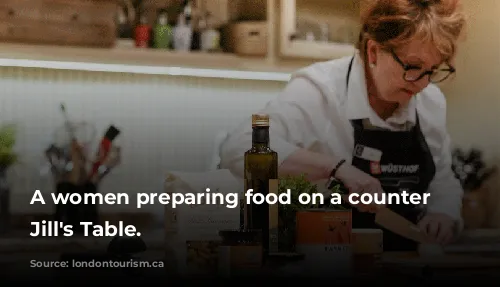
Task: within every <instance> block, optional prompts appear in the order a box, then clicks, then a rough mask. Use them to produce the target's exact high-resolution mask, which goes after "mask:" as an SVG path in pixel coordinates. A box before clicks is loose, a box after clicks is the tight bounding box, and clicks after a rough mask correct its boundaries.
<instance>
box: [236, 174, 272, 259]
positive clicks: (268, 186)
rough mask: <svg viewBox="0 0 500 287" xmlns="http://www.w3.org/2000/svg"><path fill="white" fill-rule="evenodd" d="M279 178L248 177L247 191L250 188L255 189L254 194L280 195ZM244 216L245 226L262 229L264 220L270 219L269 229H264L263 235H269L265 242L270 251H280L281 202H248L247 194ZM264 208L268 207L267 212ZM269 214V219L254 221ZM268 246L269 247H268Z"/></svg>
mask: <svg viewBox="0 0 500 287" xmlns="http://www.w3.org/2000/svg"><path fill="white" fill-rule="evenodd" d="M278 184H279V180H278V179H269V180H267V181H266V180H259V179H251V178H247V179H246V180H245V193H246V191H247V190H248V189H253V192H252V194H263V195H264V196H265V195H266V194H271V193H274V194H276V195H278ZM242 204H243V205H242V206H243V210H242V213H243V215H242V217H243V221H244V228H246V229H261V226H259V225H260V224H264V220H266V221H268V222H267V224H265V225H267V226H266V228H268V230H262V234H263V236H267V237H268V238H263V243H264V244H266V245H267V246H264V248H265V249H267V250H268V251H269V252H279V240H278V239H279V238H278V234H279V203H276V204H267V203H266V202H264V203H263V204H260V205H258V204H255V203H252V204H248V201H247V199H246V197H245V196H243V199H242ZM264 208H266V209H268V210H267V212H266V210H264ZM264 216H267V219H264V220H262V221H260V222H253V220H255V219H256V218H262V217H264ZM266 247H267V248H266Z"/></svg>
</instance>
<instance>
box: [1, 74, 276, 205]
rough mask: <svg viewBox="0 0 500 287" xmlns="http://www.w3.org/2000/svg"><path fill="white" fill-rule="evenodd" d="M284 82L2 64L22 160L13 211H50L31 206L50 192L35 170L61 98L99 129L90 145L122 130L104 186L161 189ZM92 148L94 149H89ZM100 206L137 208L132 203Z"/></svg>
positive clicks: (5, 115)
mask: <svg viewBox="0 0 500 287" xmlns="http://www.w3.org/2000/svg"><path fill="white" fill-rule="evenodd" d="M283 85H284V83H280V82H263V81H240V80H218V79H204V78H188V77H172V76H146V75H132V74H125V73H123V74H116V73H91V72H80V71H56V70H43V69H26V68H1V69H0V88H1V90H0V95H1V96H0V109H1V110H0V122H15V123H16V124H18V125H19V128H20V130H19V136H18V144H17V150H18V151H19V152H20V154H21V160H22V162H21V163H20V164H18V165H17V166H16V167H15V168H13V169H12V170H11V172H10V173H9V182H10V184H11V186H12V192H13V198H12V204H13V209H14V212H27V211H28V210H29V211H33V210H37V211H40V210H47V211H50V210H52V206H51V205H49V204H47V205H46V206H29V200H30V198H31V196H32V195H33V192H34V190H36V189H41V190H42V191H43V192H50V191H51V188H52V180H51V178H49V177H47V176H42V175H40V168H41V167H42V165H43V163H45V160H44V156H43V151H44V149H45V148H46V147H47V146H48V145H49V144H50V143H51V142H52V141H53V133H54V130H55V129H56V128H57V127H58V126H61V125H62V123H63V117H62V115H61V113H60V111H59V105H60V103H61V102H64V103H65V104H66V108H67V110H68V112H69V114H70V116H71V117H72V118H73V119H75V120H78V121H79V120H84V121H88V122H90V123H91V124H93V125H94V126H95V127H96V129H97V135H96V138H95V140H94V142H93V143H94V144H96V143H97V142H98V140H99V139H100V137H101V135H102V133H103V132H104V131H105V129H106V128H107V127H108V125H109V124H111V123H113V124H115V125H116V126H117V127H119V128H120V129H121V130H122V134H121V135H120V138H119V144H120V146H122V150H123V162H122V165H121V166H120V167H118V168H116V170H114V171H113V173H112V174H110V175H108V177H107V178H106V179H105V181H104V182H103V184H102V186H101V192H109V191H113V192H128V193H131V194H133V193H136V192H138V191H141V192H161V187H162V183H163V175H164V174H165V172H166V171H167V170H172V169H173V170H186V171H199V170H204V169H205V168H206V167H207V166H208V165H209V162H210V159H211V156H212V154H211V152H212V143H213V141H214V140H215V135H216V133H217V132H218V131H221V130H227V129H231V128H232V127H233V126H234V125H236V124H237V123H238V122H239V121H241V120H243V119H244V118H246V117H247V116H248V115H249V114H250V113H251V112H252V111H255V110H256V109H259V108H260V107H262V106H263V105H264V104H265V103H266V102H267V101H268V100H270V99H272V98H273V97H274V96H275V95H276V94H277V93H279V91H280V90H281V89H282V88H283ZM91 151H92V152H94V147H92V148H91ZM105 209H109V210H111V209H113V210H116V209H120V210H123V209H127V210H134V206H106V207H105Z"/></svg>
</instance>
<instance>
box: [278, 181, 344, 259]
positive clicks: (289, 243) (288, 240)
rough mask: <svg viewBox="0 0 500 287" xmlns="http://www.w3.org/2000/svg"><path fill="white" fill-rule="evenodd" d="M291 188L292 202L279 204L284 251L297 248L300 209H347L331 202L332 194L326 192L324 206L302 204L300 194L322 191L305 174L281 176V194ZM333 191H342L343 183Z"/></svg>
mask: <svg viewBox="0 0 500 287" xmlns="http://www.w3.org/2000/svg"><path fill="white" fill-rule="evenodd" d="M288 189H289V190H290V201H291V204H280V205H279V221H280V241H279V242H280V243H279V244H280V249H281V250H283V251H293V250H294V249H295V227H296V214H297V212H298V211H301V210H306V209H312V208H320V207H321V208H327V209H337V210H338V209H345V208H344V207H343V206H341V205H332V204H330V199H331V197H330V194H324V193H323V196H324V203H325V205H324V206H319V205H318V204H302V203H300V202H299V196H300V194H302V193H307V194H309V195H312V194H313V193H319V192H322V191H320V189H319V188H318V185H317V184H315V183H312V182H310V181H308V180H307V178H306V176H305V175H304V174H302V175H300V176H285V177H282V178H280V180H279V185H278V192H279V193H280V194H282V193H287V192H288ZM329 192H331V193H342V191H341V185H340V184H338V185H335V186H334V187H333V188H331V189H330V190H329Z"/></svg>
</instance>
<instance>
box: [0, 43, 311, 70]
mask: <svg viewBox="0 0 500 287" xmlns="http://www.w3.org/2000/svg"><path fill="white" fill-rule="evenodd" d="M0 59H23V60H35V61H59V62H79V63H93V64H119V65H135V66H152V67H187V68H201V69H227V70H237V71H252V72H281V73H290V72H293V71H294V70H296V69H298V68H300V67H302V66H304V65H306V64H307V63H304V62H303V61H279V62H277V61H271V60H269V59H267V58H252V57H240V56H237V55H234V54H229V53H203V52H176V51H170V50H154V49H137V48H128V47H127V48H124V47H117V48H110V49H106V48H83V47H68V46H47V45H31V44H12V43H0Z"/></svg>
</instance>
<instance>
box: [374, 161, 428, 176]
mask: <svg viewBox="0 0 500 287" xmlns="http://www.w3.org/2000/svg"><path fill="white" fill-rule="evenodd" d="M419 168H420V165H418V164H409V165H403V164H392V163H389V164H380V163H379V162H371V163H370V169H371V172H372V174H384V173H385V174H388V173H389V174H415V173H417V172H418V170H419Z"/></svg>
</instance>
